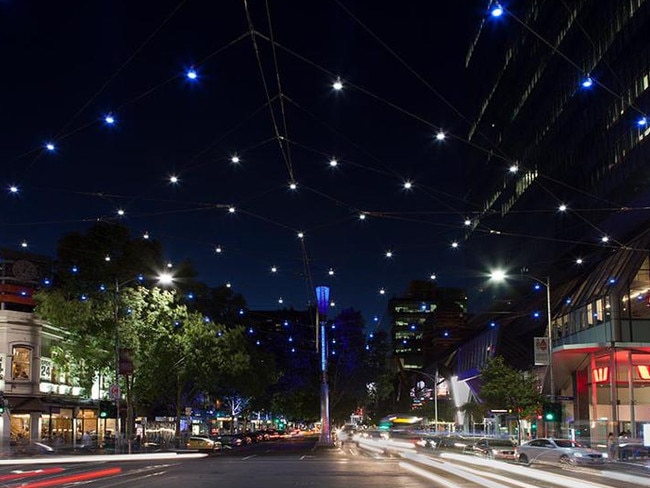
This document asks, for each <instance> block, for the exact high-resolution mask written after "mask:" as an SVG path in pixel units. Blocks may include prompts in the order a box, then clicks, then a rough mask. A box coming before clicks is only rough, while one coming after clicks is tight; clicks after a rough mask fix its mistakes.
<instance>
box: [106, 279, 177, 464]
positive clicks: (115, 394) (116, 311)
mask: <svg viewBox="0 0 650 488" xmlns="http://www.w3.org/2000/svg"><path fill="white" fill-rule="evenodd" d="M136 281H138V282H142V281H144V276H142V275H139V276H137V277H136V278H132V279H130V280H126V281H122V282H120V281H118V279H117V278H116V279H115V308H114V310H113V313H114V319H115V385H113V386H112V387H111V394H112V395H113V398H114V400H115V451H116V452H118V451H119V450H120V449H121V447H122V446H121V440H120V436H121V428H120V427H121V426H120V398H121V393H120V386H119V385H120V374H121V373H122V369H123V368H121V367H120V288H121V287H124V286H126V285H128V284H130V283H133V282H136ZM172 281H173V276H172V275H171V274H169V273H162V274H160V275H159V276H158V277H157V283H159V284H161V285H168V284H170V283H172ZM125 368H126V369H125V370H124V375H125V376H128V375H129V374H130V373H132V372H133V371H127V370H128V369H130V368H129V366H128V365H126V364H125ZM126 395H127V399H126V400H127V418H126V429H125V434H126V440H127V445H128V452H129V454H131V447H132V444H131V431H132V428H133V425H132V424H133V419H132V417H133V410H132V406H131V391H130V388H129V384H128V378H127V379H126Z"/></svg>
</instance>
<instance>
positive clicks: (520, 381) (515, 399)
mask: <svg viewBox="0 0 650 488" xmlns="http://www.w3.org/2000/svg"><path fill="white" fill-rule="evenodd" d="M481 383H482V386H481V390H480V393H479V396H480V399H481V401H482V402H483V404H484V405H485V407H486V409H487V410H507V411H509V412H511V414H512V415H516V417H517V424H518V425H519V436H520V437H521V425H520V423H521V420H522V419H523V418H528V417H531V416H533V415H535V414H536V413H537V412H538V411H539V409H540V407H541V405H542V402H543V396H542V394H541V391H540V386H539V383H538V381H537V376H536V375H535V374H534V373H533V372H529V371H520V370H517V369H514V368H512V367H510V366H509V365H507V364H506V363H505V361H504V359H503V357H501V356H495V357H493V358H490V359H488V361H487V363H486V365H485V366H484V367H483V368H482V369H481ZM520 440H521V439H520Z"/></svg>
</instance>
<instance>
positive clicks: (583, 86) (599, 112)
mask: <svg viewBox="0 0 650 488" xmlns="http://www.w3.org/2000/svg"><path fill="white" fill-rule="evenodd" d="M492 3H493V2H486V7H489V6H490V5H491V4H492ZM502 5H503V7H504V8H505V13H504V15H502V16H501V17H499V18H492V17H490V16H489V15H488V16H486V18H485V19H484V21H483V22H482V23H481V25H480V26H477V30H476V33H475V36H474V37H473V39H472V42H471V45H470V48H469V50H468V54H467V58H466V64H467V69H468V71H469V73H470V74H472V75H473V77H474V79H479V80H482V81H481V83H477V84H476V85H477V90H478V93H475V95H477V100H478V102H477V106H476V114H475V117H474V119H473V123H472V126H471V128H470V130H469V132H468V139H469V141H470V142H471V143H472V145H473V147H474V148H476V147H480V148H482V149H483V150H481V151H476V152H474V153H473V156H472V157H470V158H469V160H468V161H467V164H466V165H465V168H464V175H465V180H466V182H467V185H468V189H469V191H468V196H467V200H468V201H470V202H473V203H474V206H469V207H468V208H467V211H468V215H470V216H471V220H472V226H471V228H470V229H469V230H468V232H467V244H468V245H467V247H468V248H469V249H470V252H469V253H468V255H469V259H470V260H471V261H472V267H474V268H475V269H477V270H482V271H487V270H486V268H485V267H486V263H490V264H491V265H492V266H494V267H497V266H499V267H505V268H507V269H508V270H509V271H510V273H511V274H513V275H517V274H519V272H520V270H521V269H525V270H526V271H527V272H528V273H530V275H534V276H537V277H548V278H549V280H550V283H551V286H550V294H551V302H552V306H551V309H552V310H551V320H550V323H551V328H552V330H551V331H550V334H548V332H549V331H548V328H545V322H547V321H540V326H539V330H538V331H537V334H536V335H538V336H544V337H546V336H547V335H550V336H551V337H552V365H553V368H552V372H553V374H552V375H550V374H549V373H550V370H549V368H543V369H545V370H546V371H545V373H544V375H543V376H544V391H545V392H547V393H548V394H549V396H551V395H552V396H554V397H555V398H557V399H560V401H561V402H562V407H563V417H562V423H561V425H558V426H556V427H557V429H558V430H559V432H558V435H560V434H561V435H562V436H569V435H575V436H576V437H578V438H582V439H586V440H589V441H591V442H592V443H593V444H597V443H601V442H604V440H605V438H606V436H607V433H608V432H614V433H615V434H618V433H620V432H623V431H629V432H630V433H631V436H632V437H637V438H640V437H641V436H642V435H643V428H644V425H648V424H650V264H649V249H650V238H649V236H648V230H647V229H648V227H649V224H650V218H649V214H648V211H647V208H648V204H649V203H650V146H649V145H648V138H649V137H650V118H649V117H648V114H650V90H649V86H650V43H648V41H647V33H648V32H650V2H649V1H647V0H576V1H575V2H570V3H562V4H558V2H554V1H551V0H532V1H530V2H523V1H511V2H507V4H506V3H505V2H502ZM564 205H565V206H566V208H565V207H564ZM561 208H562V209H563V210H559V209H561ZM578 258H580V260H578ZM577 262H581V263H582V264H580V265H577V264H576V263H577ZM485 286H489V285H485ZM522 308H525V305H524V304H522ZM541 310H544V309H543V308H542V309H541ZM496 319H498V317H496ZM510 321H511V322H516V320H514V321H513V320H512V319H510ZM503 333H504V331H503V330H502V331H501V334H503ZM490 334H492V335H491V336H490V341H492V340H498V339H496V338H497V337H498V335H497V334H494V333H493V332H490ZM485 338H486V340H487V338H488V335H487V333H486V336H485ZM475 343H476V344H477V347H479V346H480V347H482V348H485V347H486V341H485V340H477V341H475ZM494 345H495V346H496V344H494ZM464 347H465V354H463V355H459V357H461V356H462V357H464V358H469V357H477V358H481V357H483V360H484V359H485V358H484V356H485V355H484V354H473V353H472V352H471V351H470V350H469V349H471V347H472V345H471V343H467V344H466V345H465V346H464ZM526 347H529V348H530V355H529V359H530V361H529V363H528V364H529V365H530V366H531V367H532V365H533V354H532V348H533V345H532V343H531V344H530V345H526ZM489 350H491V351H496V350H498V348H497V347H490V349H489ZM480 366H481V364H479V363H476V364H470V363H467V362H465V363H463V364H460V363H459V365H458V371H457V372H458V376H459V378H469V377H470V375H468V374H467V372H468V371H471V370H474V371H476V370H477V368H479V367H480ZM551 377H552V378H553V380H554V381H551V379H550V378H551ZM551 390H552V391H551ZM478 394H479V395H480V392H478Z"/></svg>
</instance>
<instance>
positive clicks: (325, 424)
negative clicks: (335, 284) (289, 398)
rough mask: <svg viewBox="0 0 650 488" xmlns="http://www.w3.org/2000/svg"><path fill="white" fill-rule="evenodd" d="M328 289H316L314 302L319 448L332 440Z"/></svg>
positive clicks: (320, 287) (329, 443) (328, 444)
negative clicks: (316, 339) (318, 393)
mask: <svg viewBox="0 0 650 488" xmlns="http://www.w3.org/2000/svg"><path fill="white" fill-rule="evenodd" d="M329 299H330V289H329V287H327V286H317V287H316V301H317V304H318V308H317V311H318V313H317V315H316V318H317V322H318V325H319V338H318V339H319V340H318V341H317V342H318V343H319V344H320V347H319V352H320V372H321V385H320V425H321V427H320V438H319V439H318V444H319V445H320V446H330V445H331V444H332V439H331V436H330V406H329V386H328V384H327V336H326V328H327V308H328V307H329Z"/></svg>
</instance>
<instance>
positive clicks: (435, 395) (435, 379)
mask: <svg viewBox="0 0 650 488" xmlns="http://www.w3.org/2000/svg"><path fill="white" fill-rule="evenodd" d="M410 371H412V372H413V373H416V374H421V375H422V376H424V377H425V378H428V379H430V380H432V381H433V415H434V422H435V426H436V432H438V385H439V384H441V383H442V382H444V381H445V378H444V377H443V378H442V380H440V376H439V374H438V365H437V364H436V373H435V375H432V374H429V373H425V372H424V371H420V370H417V369H412V370H410Z"/></svg>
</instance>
